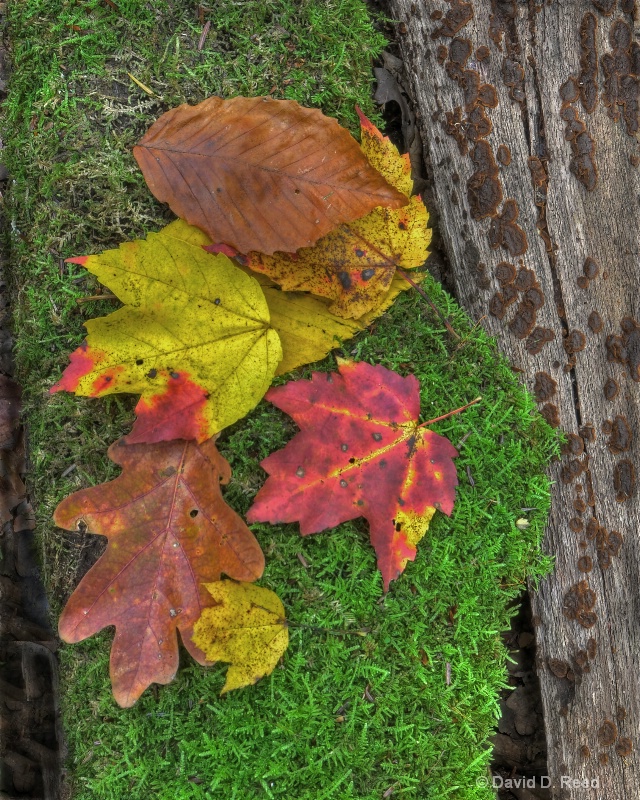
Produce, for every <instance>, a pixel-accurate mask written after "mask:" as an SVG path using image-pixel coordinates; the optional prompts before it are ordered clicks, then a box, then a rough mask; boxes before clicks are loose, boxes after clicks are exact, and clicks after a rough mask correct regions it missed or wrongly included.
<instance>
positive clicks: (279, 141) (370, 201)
mask: <svg viewBox="0 0 640 800" xmlns="http://www.w3.org/2000/svg"><path fill="white" fill-rule="evenodd" d="M133 154H134V156H135V158H136V160H137V161H138V164H139V165H140V168H141V170H142V173H143V175H144V177H145V180H146V181H147V184H148V185H149V188H150V189H151V191H152V192H153V194H154V195H155V196H156V197H157V198H158V200H160V201H162V202H165V203H168V204H169V206H170V207H171V209H172V211H174V212H175V213H176V214H177V215H178V216H179V217H181V218H182V219H186V220H187V222H189V223H191V224H192V225H196V226H197V227H199V228H201V229H202V230H203V231H205V232H206V233H207V234H208V235H209V236H210V237H211V239H212V240H213V241H214V242H218V243H222V244H225V245H228V246H231V247H233V248H235V249H236V250H237V251H239V252H240V253H248V252H249V251H250V250H259V251H260V252H262V253H273V252H275V251H276V250H282V251H284V252H289V253H292V252H295V251H296V250H298V249H299V248H300V247H309V246H310V245H312V244H313V243H314V242H315V241H317V240H318V239H319V238H320V237H321V236H324V235H325V234H326V233H328V232H329V231H330V230H332V229H333V228H335V227H336V225H339V224H340V223H341V222H348V221H350V220H353V219H357V218H358V217H361V216H362V215H363V214H366V213H367V212H369V211H371V209H372V208H375V207H376V206H390V207H392V208H397V207H399V206H401V205H404V204H405V203H406V198H404V197H403V196H402V194H401V193H400V192H399V191H398V190H397V189H395V188H394V187H393V186H390V185H389V184H388V183H387V181H386V180H385V179H384V178H383V177H382V175H381V174H380V173H379V172H377V171H376V170H375V169H373V168H372V167H371V166H370V165H369V163H368V161H367V160H366V158H365V157H364V156H363V154H362V151H361V150H360V148H359V147H358V144H357V142H356V141H355V140H354V139H353V138H352V136H351V134H350V133H349V132H348V131H347V130H345V129H344V128H341V127H340V126H339V125H338V123H337V122H336V121H335V120H334V119H331V118H329V117H325V116H324V115H323V114H322V113H321V112H320V111H318V110H317V109H312V108H304V107H303V106H301V105H299V104H298V103H296V102H295V101H293V100H271V99H269V98H266V97H234V98H232V99H230V100H223V99H222V98H220V97H210V98H208V99H207V100H204V101H203V102H202V103H199V104H198V105H196V106H189V105H186V104H185V105H181V106H178V107H177V108H173V109H171V110H170V111H168V112H167V113H166V114H163V115H162V116H161V117H160V119H159V120H157V122H155V123H154V124H153V125H152V126H151V128H150V129H149V130H148V131H147V133H146V134H145V135H144V137H143V138H142V139H141V140H140V142H139V143H138V145H137V146H136V147H134V148H133Z"/></svg>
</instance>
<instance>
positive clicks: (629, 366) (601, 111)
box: [391, 0, 640, 800]
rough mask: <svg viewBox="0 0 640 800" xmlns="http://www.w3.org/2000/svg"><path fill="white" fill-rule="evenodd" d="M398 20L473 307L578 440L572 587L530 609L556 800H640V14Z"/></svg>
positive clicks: (562, 549) (445, 230) (566, 472)
mask: <svg viewBox="0 0 640 800" xmlns="http://www.w3.org/2000/svg"><path fill="white" fill-rule="evenodd" d="M391 8H392V11H393V14H394V16H395V18H396V19H397V21H398V29H397V30H398V38H399V40H400V48H401V55H402V57H403V59H404V61H405V66H406V68H407V71H408V75H409V78H410V86H411V90H412V91H413V94H414V99H415V102H416V104H417V107H418V108H419V112H420V118H419V119H418V124H419V128H420V131H421V134H422V139H423V146H424V151H425V154H426V156H427V163H428V166H429V169H430V173H431V174H430V177H431V180H432V184H433V186H432V190H433V193H434V201H435V205H436V209H435V210H436V211H437V213H438V215H439V218H440V226H441V235H442V238H443V241H444V244H445V249H446V252H447V256H448V258H449V261H450V264H451V268H452V272H453V277H454V281H455V288H456V292H457V295H458V298H459V299H460V301H461V303H462V304H463V306H464V307H465V308H466V309H467V310H468V312H469V313H470V314H471V316H472V317H473V318H474V319H476V320H481V321H482V324H483V325H484V326H485V328H486V329H487V330H488V331H489V332H490V333H491V334H494V335H495V336H496V337H497V339H498V341H499V345H500V348H501V349H502V351H503V352H505V353H506V354H507V356H508V357H509V359H510V361H511V362H512V363H513V365H514V366H515V367H516V368H517V369H518V370H521V371H522V377H523V379H524V380H525V381H526V384H527V386H528V387H529V388H530V389H531V390H532V391H533V390H534V388H535V389H536V390H537V395H538V397H539V398H540V400H541V402H540V406H539V407H540V409H541V411H542V412H543V413H544V414H545V416H547V418H548V419H549V420H550V421H552V422H557V424H558V425H559V426H560V427H561V428H562V430H563V431H565V432H566V433H567V434H569V435H570V436H569V440H568V445H567V446H566V447H565V452H564V455H563V458H562V459H561V461H560V462H559V463H556V464H554V465H552V467H551V470H550V475H551V478H552V480H553V481H554V482H555V483H554V487H553V505H552V511H551V516H550V519H549V523H548V527H547V530H546V534H545V542H544V549H545V551H546V552H548V553H552V554H553V555H554V556H555V562H556V569H555V571H554V572H553V574H552V575H551V576H550V577H549V578H548V579H546V580H545V581H543V582H542V583H541V585H540V587H539V590H538V592H536V593H534V595H533V610H534V614H535V617H534V619H535V621H536V622H537V623H538V626H537V643H538V665H539V676H540V681H541V686H542V694H543V703H544V709H545V724H546V731H547V739H548V747H549V775H550V777H551V778H552V781H553V787H554V797H558V798H565V799H566V800H574V798H575V800H577V799H578V798H580V800H587V798H589V799H591V798H593V800H596V798H605V797H606V798H607V800H614V799H615V798H631V797H637V796H638V794H639V791H640V790H639V788H638V787H640V764H639V762H638V747H639V742H638V729H639V724H640V692H639V687H638V669H637V664H638V659H639V657H640V594H639V587H640V583H639V580H638V578H639V575H640V542H639V538H638V528H639V525H638V523H639V499H638V491H637V488H636V481H635V474H634V473H636V472H637V470H638V469H639V461H638V455H639V448H640V441H639V438H638V435H637V432H638V424H639V422H640V407H639V404H638V400H639V392H640V384H639V383H638V379H639V378H640V374H638V364H640V361H638V359H640V331H639V330H637V328H636V324H635V323H636V321H637V320H640V308H639V307H638V306H639V305H640V293H639V291H638V278H637V276H638V256H639V253H640V233H639V226H638V212H639V210H640V174H639V172H638V164H640V148H639V146H638V140H637V136H636V134H637V131H638V98H639V88H638V72H639V70H640V47H639V46H638V45H636V44H635V42H636V41H637V39H638V36H639V33H640V30H639V23H638V12H637V9H636V5H635V2H630V0H620V2H619V3H618V4H617V5H616V2H615V0H613V2H609V3H603V2H598V3H595V2H594V3H592V2H587V0H563V2H551V0H549V2H547V3H546V4H543V3H541V4H540V5H535V3H533V2H529V3H523V2H520V3H516V2H515V0H502V1H501V2H498V0H474V2H463V0H447V2H446V3H444V2H433V3H418V2H414V3H412V2H409V0H392V1H391ZM601 9H603V10H601ZM467 41H468V42H469V43H470V45H471V46H470V47H469V45H468V44H467ZM467 53H468V58H467V57H466V55H467ZM571 77H573V78H574V81H573V82H572V81H569V82H568V79H569V78H571ZM488 87H493V90H494V91H495V94H496V98H497V106H496V107H492V101H493V99H494V98H493V92H492V90H491V88H488ZM561 90H562V91H561ZM616 92H617V94H616ZM507 149H508V152H507ZM509 155H510V158H509ZM499 157H500V158H499ZM509 200H513V201H514V202H511V203H509V202H507V201H509ZM505 206H506V208H505ZM516 207H517V212H518V214H517V218H515V215H514V211H515V209H516ZM505 210H506V214H505ZM523 234H524V236H526V251H525V252H523V253H522V254H519V253H518V250H522V249H523V246H524V236H523ZM588 259H591V261H588ZM501 262H509V263H511V264H512V265H513V267H514V268H515V272H516V278H515V282H514V283H510V284H509V283H505V281H508V279H509V278H510V277H511V275H510V273H511V272H512V270H511V268H510V267H506V266H504V265H503V266H502V267H501V269H500V270H498V272H497V275H498V277H496V268H497V267H498V265H499V264H500V263H501ZM524 270H532V271H533V275H530V274H529V273H528V272H525V271H524ZM521 271H522V272H521ZM585 273H586V274H585ZM588 276H592V277H591V278H589V277H588ZM498 278H500V279H501V280H502V283H503V284H504V285H503V286H501V285H500V282H499V280H498ZM532 279H535V283H534V286H533V288H534V290H535V291H534V292H533V293H531V294H529V295H528V296H527V291H529V292H530V291H531V288H530V289H529V290H526V289H525V291H518V289H517V287H518V286H519V287H521V288H525V287H526V286H529V287H531V283H532ZM510 287H514V288H510ZM498 293H501V294H498ZM540 295H543V304H542V305H541V307H539V308H536V307H535V306H536V305H539V304H540V302H541V301H542V298H541V296H540ZM594 312H596V313H595V314H594ZM500 317H501V318H500ZM534 317H535V320H534ZM538 351H539V352H538ZM612 359H613V360H612ZM616 359H617V361H616ZM549 378H551V379H552V380H549ZM605 386H606V394H605ZM554 389H555V391H554ZM552 392H553V393H552ZM607 397H609V398H611V399H607ZM603 426H604V430H603ZM606 431H610V432H609V433H606ZM590 432H593V434H594V436H595V438H594V439H593V440H592V438H591V436H590V435H589V434H590ZM593 520H595V521H593ZM614 532H615V533H614ZM563 776H564V779H563ZM567 778H569V779H571V780H576V781H579V782H583V781H588V782H595V783H597V784H598V785H599V788H598V789H596V788H588V789H586V788H583V787H582V786H581V787H580V788H572V786H571V785H568V781H567Z"/></svg>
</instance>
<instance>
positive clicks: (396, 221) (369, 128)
mask: <svg viewBox="0 0 640 800" xmlns="http://www.w3.org/2000/svg"><path fill="white" fill-rule="evenodd" d="M360 119H361V124H362V145H361V146H362V150H363V152H364V154H365V156H366V157H367V159H368V161H369V162H370V163H371V164H372V166H374V167H375V168H376V169H377V170H378V171H379V172H381V173H382V175H383V176H384V177H385V178H386V180H387V181H388V182H389V183H390V184H391V185H392V186H394V188H396V189H398V190H400V191H401V192H403V193H404V194H406V195H407V199H408V203H407V205H406V206H403V207H402V208H399V209H390V208H382V207H379V208H375V209H374V210H373V211H372V212H370V213H369V214H367V215H366V216H364V217H361V218H360V219H357V220H355V221H354V222H349V223H345V224H343V225H340V226H339V227H338V228H336V229H335V230H334V231H332V232H331V233H329V234H327V235H326V236H324V237H323V238H322V239H320V240H319V241H318V242H317V243H316V245H315V246H314V247H307V248H303V249H301V250H298V252H297V253H295V254H288V253H275V254H274V255H264V254H262V253H256V252H253V253H250V254H249V256H248V266H249V267H251V269H252V270H254V271H256V272H263V273H265V274H266V275H268V276H269V277H270V278H271V279H272V280H274V281H275V282H276V283H277V284H279V285H280V286H281V287H282V288H283V289H284V290H295V291H309V292H312V293H313V294H315V295H319V296H321V297H326V298H328V299H330V300H331V301H332V304H331V306H330V307H329V310H330V311H331V312H332V313H333V314H335V315H337V316H339V317H345V318H358V317H361V316H362V315H363V314H366V313H367V312H368V311H370V310H371V309H372V308H375V306H376V305H378V304H379V303H380V301H381V299H382V297H383V296H384V294H385V293H386V292H387V291H388V290H389V288H390V286H391V283H392V281H393V278H394V275H395V272H396V268H398V267H399V268H401V269H413V268H415V267H419V266H421V265H422V264H423V263H424V261H425V260H426V257H427V254H428V246H429V242H430V241H431V230H430V229H429V228H428V227H427V223H428V220H429V214H428V212H427V209H426V208H425V206H424V204H423V202H422V200H421V199H420V198H419V197H417V196H415V197H411V198H409V194H410V192H411V188H412V181H411V167H410V162H409V157H408V156H407V155H400V154H399V153H398V150H397V149H396V147H395V146H394V145H393V144H392V143H391V141H390V140H389V139H388V137H386V136H383V135H382V134H381V133H380V131H378V129H377V128H376V127H375V126H374V125H373V124H372V123H371V122H369V120H368V119H367V118H366V117H365V116H364V115H362V114H361V115H360Z"/></svg>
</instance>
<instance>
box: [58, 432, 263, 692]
mask: <svg viewBox="0 0 640 800" xmlns="http://www.w3.org/2000/svg"><path fill="white" fill-rule="evenodd" d="M109 457H110V458H111V460H112V461H115V463H116V464H120V465H121V466H122V474H121V475H120V476H119V477H117V478H116V479H115V480H113V481H110V482H109V483H105V484H103V485H101V486H93V487H91V488H90V489H83V490H82V491H79V492H75V494H72V495H71V496H70V497H67V498H66V499H65V500H63V501H62V503H60V505H59V506H58V508H57V509H56V512H55V515H54V520H55V522H56V524H57V525H59V526H60V527H61V528H66V529H67V530H76V529H77V528H78V527H79V526H81V525H82V524H84V525H86V526H87V528H88V530H89V532H90V533H98V534H101V535H103V536H106V537H107V539H108V540H109V541H108V545H107V549H106V550H105V552H104V554H103V555H102V556H101V557H100V559H98V561H97V562H96V564H95V565H94V566H93V567H92V568H91V569H90V570H89V572H88V573H87V574H86V575H85V576H84V578H83V579H82V581H81V582H80V585H79V586H78V588H77V589H76V590H75V592H74V593H73V594H72V595H71V597H70V598H69V601H68V603H67V605H66V607H65V609H64V611H63V612H62V616H61V617H60V622H59V630H60V636H61V637H62V639H63V640H64V641H65V642H79V641H81V640H82V639H86V638H87V637H89V636H92V635H93V634H94V633H97V632H98V631H99V630H101V629H102V628H105V627H106V626H107V625H115V627H116V635H115V638H114V640H113V646H112V648H111V667H110V673H111V683H112V686H113V694H114V697H115V699H116V701H117V702H118V703H119V704H120V705H121V706H123V707H128V706H132V705H133V704H134V703H135V702H136V700H137V699H138V697H140V695H141V694H142V692H143V691H144V690H145V689H146V688H147V687H148V686H149V684H151V683H169V682H170V681H171V680H173V678H174V676H175V674H176V670H177V668H178V640H177V635H176V631H177V630H179V631H180V634H181V636H182V641H183V643H184V645H185V647H186V648H187V649H188V650H189V652H190V653H191V655H192V656H193V657H194V658H195V659H196V661H198V662H199V663H201V664H204V663H207V661H206V657H205V655H204V654H203V653H202V652H201V651H200V650H199V649H198V648H197V647H195V646H194V644H193V642H192V640H191V637H192V634H193V625H194V623H195V622H196V620H197V619H199V617H200V616H201V614H202V611H203V609H204V608H206V607H208V606H210V605H211V602H212V600H211V596H210V595H209V593H208V592H207V590H206V588H205V586H204V584H205V583H209V582H212V581H218V580H220V576H221V575H222V574H223V573H224V574H225V575H228V576H229V577H230V578H234V579H236V580H239V581H254V580H256V579H257V578H259V577H260V576H261V575H262V570H263V568H264V557H263V555H262V551H261V550H260V546H259V545H258V542H257V541H256V539H255V538H254V536H253V534H252V533H251V531H250V530H249V529H248V528H247V526H246V525H245V524H244V522H243V521H242V519H241V518H240V517H239V516H238V515H237V514H236V513H235V511H233V509H231V508H230V507H229V506H228V505H227V504H226V503H225V502H224V500H223V499H222V494H221V492H220V483H228V481H229V478H230V477H231V469H230V467H229V464H228V463H227V462H226V461H225V459H224V458H223V457H222V456H221V455H220V453H218V450H217V448H216V446H215V439H209V440H207V441H206V442H203V443H202V444H200V445H198V444H196V443H195V442H186V441H181V440H176V441H172V442H161V443H159V444H137V445H125V444H123V443H122V442H121V441H120V442H116V443H115V444H113V445H111V447H110V448H109Z"/></svg>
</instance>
